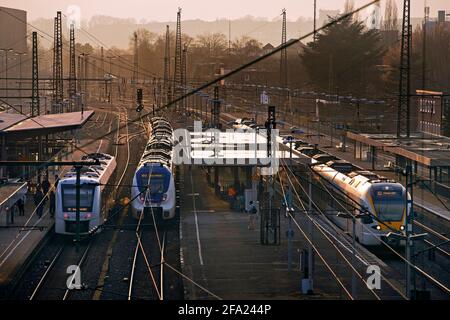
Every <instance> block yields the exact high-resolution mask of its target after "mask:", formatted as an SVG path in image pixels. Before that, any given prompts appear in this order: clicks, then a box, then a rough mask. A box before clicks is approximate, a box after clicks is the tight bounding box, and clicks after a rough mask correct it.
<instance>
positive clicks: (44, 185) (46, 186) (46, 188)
mask: <svg viewBox="0 0 450 320" xmlns="http://www.w3.org/2000/svg"><path fill="white" fill-rule="evenodd" d="M41 186H42V192H43V193H44V197H48V191H49V190H50V187H51V184H50V181H48V177H47V176H46V177H45V179H44V181H42V184H41Z"/></svg>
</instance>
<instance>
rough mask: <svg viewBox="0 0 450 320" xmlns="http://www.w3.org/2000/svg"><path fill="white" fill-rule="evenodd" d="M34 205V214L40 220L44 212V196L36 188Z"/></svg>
mask: <svg viewBox="0 0 450 320" xmlns="http://www.w3.org/2000/svg"><path fill="white" fill-rule="evenodd" d="M34 205H35V206H36V214H37V215H38V217H39V219H40V218H42V212H43V211H44V194H43V193H42V190H41V188H40V187H38V188H37V190H36V193H35V195H34Z"/></svg>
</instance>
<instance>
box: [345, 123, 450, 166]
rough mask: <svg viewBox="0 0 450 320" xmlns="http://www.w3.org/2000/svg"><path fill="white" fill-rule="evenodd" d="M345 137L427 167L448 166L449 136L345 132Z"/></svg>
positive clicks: (449, 159) (449, 163)
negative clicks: (408, 135)
mask: <svg viewBox="0 0 450 320" xmlns="http://www.w3.org/2000/svg"><path fill="white" fill-rule="evenodd" d="M347 137H348V138H350V139H352V140H354V141H358V142H361V143H363V144H366V145H368V146H372V147H375V148H378V149H380V150H383V151H385V152H389V153H392V154H395V155H398V156H401V157H404V158H406V159H410V160H412V161H417V162H418V163H420V164H422V165H424V166H427V167H447V166H450V138H448V137H444V136H438V135H434V134H428V133H422V132H420V133H412V134H411V136H410V137H409V138H400V139H398V138H397V136H396V135H394V134H365V133H361V134H358V133H353V132H347Z"/></svg>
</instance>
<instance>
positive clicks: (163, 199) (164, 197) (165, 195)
mask: <svg viewBox="0 0 450 320" xmlns="http://www.w3.org/2000/svg"><path fill="white" fill-rule="evenodd" d="M166 200H167V194H163V196H162V201H163V202H164V201H166Z"/></svg>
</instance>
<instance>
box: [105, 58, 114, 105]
mask: <svg viewBox="0 0 450 320" xmlns="http://www.w3.org/2000/svg"><path fill="white" fill-rule="evenodd" d="M106 58H107V59H109V79H108V82H109V90H108V102H109V103H111V102H112V100H111V96H112V60H113V59H116V57H113V56H107V57H106Z"/></svg>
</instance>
